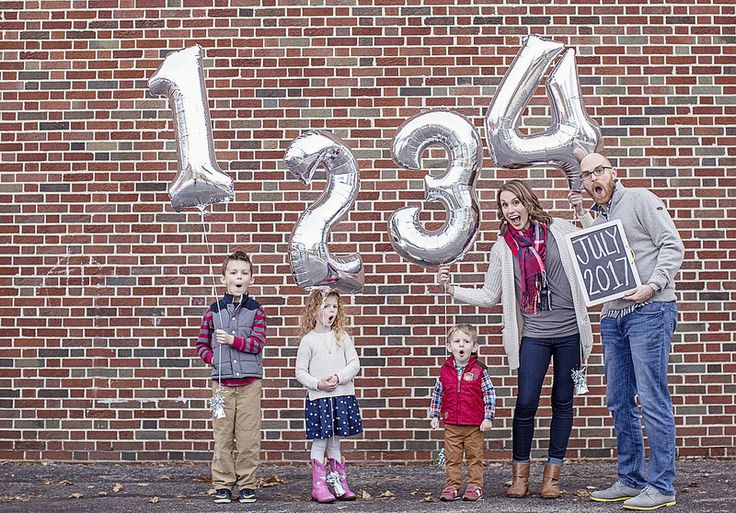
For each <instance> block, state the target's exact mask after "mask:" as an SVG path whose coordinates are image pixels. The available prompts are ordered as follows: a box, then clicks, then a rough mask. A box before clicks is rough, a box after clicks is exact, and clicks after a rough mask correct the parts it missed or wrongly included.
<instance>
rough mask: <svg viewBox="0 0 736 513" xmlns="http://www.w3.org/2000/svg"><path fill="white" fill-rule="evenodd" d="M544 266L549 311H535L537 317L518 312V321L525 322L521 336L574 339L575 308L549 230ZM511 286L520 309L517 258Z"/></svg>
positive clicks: (519, 282) (558, 253)
mask: <svg viewBox="0 0 736 513" xmlns="http://www.w3.org/2000/svg"><path fill="white" fill-rule="evenodd" d="M544 265H545V267H546V269H547V284H548V285H549V291H550V295H551V303H552V309H551V310H537V313H536V314H534V315H530V314H525V313H524V312H523V311H522V310H521V308H519V312H520V313H521V318H522V319H523V320H524V324H523V327H522V330H521V336H522V337H534V338H557V337H566V336H568V335H575V334H576V333H577V332H578V321H577V317H576V315H575V305H574V304H573V302H572V291H571V290H570V282H569V280H568V279H567V276H566V275H565V269H563V267H562V260H561V259H560V250H559V248H558V246H557V241H556V240H555V237H554V235H553V234H552V230H547V257H546V258H545V261H544ZM514 284H515V285H516V286H515V289H516V301H518V304H519V305H521V272H520V271H519V262H518V261H517V260H516V258H514Z"/></svg>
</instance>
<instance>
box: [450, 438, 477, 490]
mask: <svg viewBox="0 0 736 513" xmlns="http://www.w3.org/2000/svg"><path fill="white" fill-rule="evenodd" d="M483 440H484V439H483V432H482V431H481V430H480V427H479V426H456V425H454V424H445V481H446V484H445V486H454V487H456V488H459V487H460V486H461V485H462V483H463V481H462V465H463V455H465V461H467V464H468V484H469V485H475V486H478V487H482V486H483Z"/></svg>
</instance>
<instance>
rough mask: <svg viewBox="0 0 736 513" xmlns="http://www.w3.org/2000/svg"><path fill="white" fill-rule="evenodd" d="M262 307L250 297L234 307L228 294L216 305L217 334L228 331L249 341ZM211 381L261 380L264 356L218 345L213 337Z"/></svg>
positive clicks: (214, 322)
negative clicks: (220, 331) (218, 331)
mask: <svg viewBox="0 0 736 513" xmlns="http://www.w3.org/2000/svg"><path fill="white" fill-rule="evenodd" d="M260 307H261V305H260V304H258V302H257V301H256V300H255V299H253V298H251V297H250V296H247V295H246V296H244V297H243V299H242V300H241V302H240V303H238V304H237V305H234V304H233V297H232V296H231V295H230V294H225V297H224V298H222V299H221V300H220V301H218V302H217V303H213V304H212V306H210V308H211V309H212V312H213V313H212V323H213V325H214V326H215V329H216V330H220V329H221V330H225V331H227V332H228V333H229V334H231V335H233V336H236V337H250V335H251V332H252V331H253V321H254V320H255V317H256V312H257V311H258V309H259V308H260ZM211 344H212V350H213V351H214V353H215V354H214V356H213V357H212V379H215V380H221V379H243V378H262V377H263V366H262V365H261V360H262V356H261V353H258V354H253V353H244V352H242V351H238V350H237V349H235V348H233V347H232V346H229V345H227V344H219V343H218V342H217V338H216V337H215V335H214V334H213V335H212V340H211Z"/></svg>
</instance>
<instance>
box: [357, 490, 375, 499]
mask: <svg viewBox="0 0 736 513" xmlns="http://www.w3.org/2000/svg"><path fill="white" fill-rule="evenodd" d="M358 497H360V498H361V499H363V500H364V501H367V500H368V499H372V498H373V497H371V494H370V493H368V492H366V491H365V490H361V491H359V492H358Z"/></svg>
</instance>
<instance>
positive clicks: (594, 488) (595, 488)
mask: <svg viewBox="0 0 736 513" xmlns="http://www.w3.org/2000/svg"><path fill="white" fill-rule="evenodd" d="M585 488H587V489H588V490H597V489H598V488H597V487H595V486H586V487H585Z"/></svg>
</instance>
